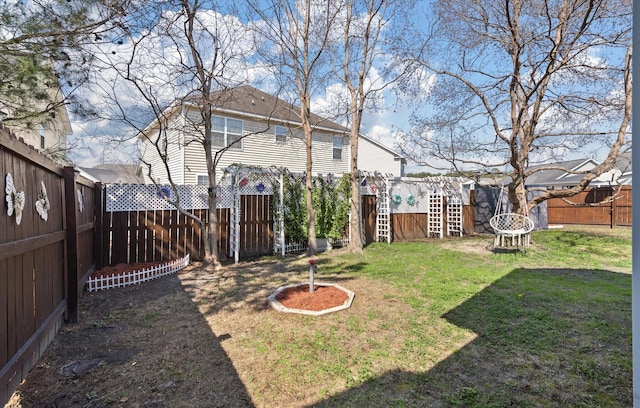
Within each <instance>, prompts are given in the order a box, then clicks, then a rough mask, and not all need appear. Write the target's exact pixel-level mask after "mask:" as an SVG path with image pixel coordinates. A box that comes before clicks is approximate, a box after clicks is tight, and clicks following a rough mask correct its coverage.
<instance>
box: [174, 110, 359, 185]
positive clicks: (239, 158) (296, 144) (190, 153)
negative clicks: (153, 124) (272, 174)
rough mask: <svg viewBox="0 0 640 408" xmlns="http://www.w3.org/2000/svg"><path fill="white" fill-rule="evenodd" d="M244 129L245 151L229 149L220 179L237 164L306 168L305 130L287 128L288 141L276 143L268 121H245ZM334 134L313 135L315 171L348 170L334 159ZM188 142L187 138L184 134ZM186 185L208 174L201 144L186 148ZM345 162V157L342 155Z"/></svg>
mask: <svg viewBox="0 0 640 408" xmlns="http://www.w3.org/2000/svg"><path fill="white" fill-rule="evenodd" d="M243 124H244V126H243V130H244V132H245V134H247V136H245V138H244V139H243V140H242V151H238V150H234V149H229V150H227V151H226V152H225V153H224V154H223V155H222V158H221V159H220V162H219V163H218V167H217V174H218V177H220V175H221V174H222V170H223V169H224V168H225V167H228V166H230V165H232V164H234V163H240V164H244V165H248V166H261V167H286V168H287V169H289V171H291V172H297V173H301V172H304V171H305V169H306V160H307V159H306V150H305V146H306V144H305V141H304V135H303V133H302V129H300V128H290V129H287V139H286V142H284V143H282V142H279V143H274V135H275V126H274V125H272V126H268V125H267V124H266V122H259V121H254V120H248V119H245V120H244V122H243ZM334 135H335V132H334V133H329V132H322V131H315V132H314V133H313V153H312V158H313V172H314V173H323V174H326V173H334V174H343V173H346V172H348V171H349V169H348V160H344V159H343V160H334V159H333V136H334ZM185 137H186V138H187V139H188V135H185ZM184 153H185V165H186V168H187V170H186V173H185V183H187V184H195V183H196V182H197V174H206V173H207V168H206V163H205V158H204V151H203V149H202V145H201V144H199V143H191V144H189V145H187V146H186V147H185V149H184ZM345 153H346V151H345ZM343 157H344V158H345V159H346V156H345V155H343Z"/></svg>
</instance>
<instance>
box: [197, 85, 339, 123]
mask: <svg viewBox="0 0 640 408" xmlns="http://www.w3.org/2000/svg"><path fill="white" fill-rule="evenodd" d="M211 99H212V100H211V102H212V104H213V106H214V109H215V110H216V111H218V112H227V113H236V114H238V115H249V116H256V117H259V118H263V119H274V120H278V121H283V122H287V123H292V124H301V121H300V107H299V106H296V105H294V104H292V103H289V102H286V101H284V100H282V99H280V98H278V97H277V96H273V95H270V94H268V93H266V92H263V91H261V90H259V89H256V88H254V87H252V86H249V85H242V86H238V87H236V88H231V89H226V90H222V91H218V92H215V93H213V94H212V98H211ZM185 104H188V105H192V106H194V107H198V106H199V104H198V98H194V99H192V100H191V101H189V100H187V101H185ZM311 126H313V127H322V128H325V129H328V130H334V131H337V132H341V133H348V132H349V128H347V127H344V126H341V125H339V124H337V123H335V122H333V121H331V120H329V119H326V118H323V117H321V116H319V115H316V114H314V113H311Z"/></svg>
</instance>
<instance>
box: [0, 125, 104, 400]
mask: <svg viewBox="0 0 640 408" xmlns="http://www.w3.org/2000/svg"><path fill="white" fill-rule="evenodd" d="M9 174H10V175H11V176H8V175H9ZM0 176H1V177H2V187H3V191H7V189H8V190H10V191H11V193H10V194H8V195H9V196H10V198H9V199H8V200H7V199H6V195H7V194H2V201H3V205H2V206H1V207H0V208H1V213H0V403H2V404H4V403H5V402H6V401H7V400H8V399H9V397H10V396H11V394H12V393H13V391H14V390H15V389H16V388H17V387H18V385H19V384H20V382H21V381H22V379H23V378H24V377H25V376H26V375H27V373H28V371H29V370H30V369H31V367H33V365H34V364H35V362H36V361H37V359H38V358H39V357H40V356H41V355H42V353H43V352H44V350H45V349H46V347H47V346H48V345H49V343H50V342H51V340H52V339H53V337H54V336H55V334H56V332H57V331H58V329H59V328H60V326H61V324H62V322H63V319H65V317H66V319H67V320H68V321H72V322H73V321H77V319H78V305H79V302H78V300H79V296H80V293H81V291H82V287H83V285H84V282H85V281H86V279H87V278H88V277H89V276H90V275H91V273H92V272H93V270H94V268H95V266H94V261H93V254H94V248H93V245H94V240H93V234H94V228H95V224H94V194H95V190H94V185H93V183H91V182H90V181H88V180H80V179H78V177H77V176H76V174H75V173H74V171H73V168H71V167H65V168H63V167H60V166H58V165H57V164H55V163H54V162H52V161H51V160H49V159H47V158H46V157H44V156H43V155H41V154H40V153H39V152H37V151H35V150H34V149H32V148H30V147H28V146H26V145H25V144H24V143H23V142H22V141H19V140H17V139H16V138H15V137H14V136H13V135H11V134H10V133H9V131H7V130H6V129H4V128H2V127H0ZM11 181H12V182H11ZM11 185H13V187H14V188H15V194H14V193H13V189H11V188H10V187H11ZM23 194H24V195H23ZM22 203H23V209H22V212H21V214H20V215H21V217H18V216H17V215H18V213H20V211H16V210H19V207H20V204H22ZM10 206H11V207H13V211H9V208H10Z"/></svg>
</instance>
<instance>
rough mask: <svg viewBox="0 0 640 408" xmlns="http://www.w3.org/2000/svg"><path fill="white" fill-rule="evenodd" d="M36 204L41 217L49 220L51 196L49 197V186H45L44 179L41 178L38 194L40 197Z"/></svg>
mask: <svg viewBox="0 0 640 408" xmlns="http://www.w3.org/2000/svg"><path fill="white" fill-rule="evenodd" d="M35 205H36V211H37V212H38V215H39V216H40V218H42V219H43V220H44V221H47V220H48V219H49V210H50V209H51V204H50V203H49V197H47V188H46V187H45V186H44V181H42V180H40V194H38V199H37V200H36V204H35Z"/></svg>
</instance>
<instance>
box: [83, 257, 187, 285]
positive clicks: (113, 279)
mask: <svg viewBox="0 0 640 408" xmlns="http://www.w3.org/2000/svg"><path fill="white" fill-rule="evenodd" d="M187 265H189V254H187V255H186V256H185V257H184V258H182V259H176V260H175V261H170V262H167V263H165V264H162V265H158V266H154V267H151V268H146V269H141V270H138V271H131V272H129V273H126V274H119V275H116V274H112V275H108V276H98V277H95V278H94V277H93V276H92V277H90V278H89V279H88V280H87V290H88V291H89V292H95V291H98V290H102V289H111V288H120V287H124V286H130V285H137V284H138V283H142V282H147V281H150V280H153V279H157V278H160V277H162V276H166V275H171V274H173V273H176V272H178V271H179V270H180V269H182V268H184V267H185V266H187Z"/></svg>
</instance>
